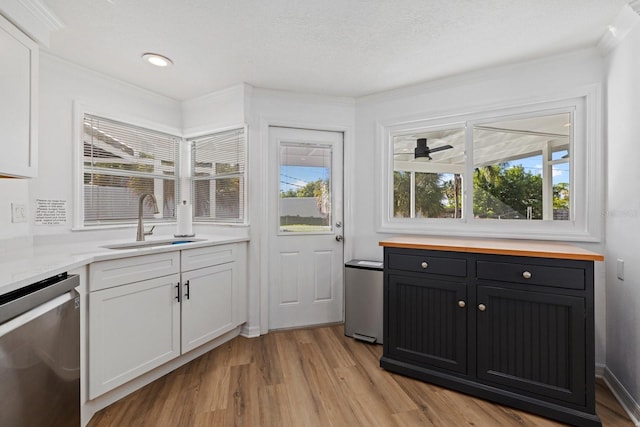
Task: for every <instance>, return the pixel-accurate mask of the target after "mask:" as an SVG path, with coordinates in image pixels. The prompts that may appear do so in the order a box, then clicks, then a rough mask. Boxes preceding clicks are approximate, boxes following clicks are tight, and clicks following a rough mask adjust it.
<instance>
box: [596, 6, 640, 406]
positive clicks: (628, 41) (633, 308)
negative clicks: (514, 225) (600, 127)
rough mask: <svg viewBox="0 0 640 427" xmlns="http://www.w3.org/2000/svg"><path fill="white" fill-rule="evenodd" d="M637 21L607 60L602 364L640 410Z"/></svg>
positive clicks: (639, 36) (639, 30)
mask: <svg viewBox="0 0 640 427" xmlns="http://www.w3.org/2000/svg"><path fill="white" fill-rule="evenodd" d="M630 13H633V12H631V11H630ZM635 19H636V23H635V26H634V27H633V29H632V30H631V32H630V33H628V34H627V36H626V37H625V38H624V40H623V41H622V43H621V44H620V45H619V46H618V47H617V48H616V49H615V50H614V51H613V52H612V53H611V54H610V55H609V57H608V58H607V91H608V94H607V98H608V99H607V114H608V119H607V121H608V123H607V129H608V131H607V133H608V134H607V140H608V142H607V143H608V152H607V169H608V189H607V210H606V236H607V242H606V254H605V256H606V264H607V268H606V271H607V275H606V277H607V360H606V364H607V369H608V370H609V372H610V373H611V374H612V375H613V377H614V379H615V381H617V382H618V383H619V384H620V385H622V386H623V387H624V389H626V391H627V392H628V393H629V396H628V397H631V398H632V399H633V400H634V401H635V407H636V408H635V409H636V411H639V410H640V408H639V407H638V402H640V327H639V326H640V251H639V250H638V249H639V245H638V242H639V241H640V192H639V191H638V183H639V182H640V168H639V167H638V162H639V159H640V54H639V52H640V22H637V21H639V20H640V18H638V17H637V16H636V17H635ZM617 259H621V260H624V280H620V279H618V278H617V274H616V260H617ZM623 397H624V396H623ZM636 415H638V413H637V414H636Z"/></svg>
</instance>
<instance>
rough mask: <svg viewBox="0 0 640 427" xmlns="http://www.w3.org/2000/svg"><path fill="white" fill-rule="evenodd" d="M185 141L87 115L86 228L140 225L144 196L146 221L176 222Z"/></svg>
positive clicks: (85, 155)
mask: <svg viewBox="0 0 640 427" xmlns="http://www.w3.org/2000/svg"><path fill="white" fill-rule="evenodd" d="M179 142H180V139H179V138H178V137H176V136H173V135H167V134H164V133H161V132H157V131H153V130H150V129H145V128H141V127H137V126H133V125H130V124H126V123H121V122H117V121H113V120H109V119H105V118H101V117H96V116H92V115H89V114H85V115H84V123H83V145H84V147H83V152H84V161H83V173H84V188H83V204H84V225H85V226H92V225H93V226H95V225H107V224H122V223H135V222H136V220H137V218H138V207H139V200H140V197H141V196H142V195H144V194H153V195H154V196H155V198H156V201H157V205H158V210H159V211H160V213H159V214H154V212H153V202H152V200H151V198H150V197H145V198H144V203H143V217H144V218H145V222H154V221H155V222H167V221H175V219H176V214H175V205H176V200H178V196H179V188H178V187H179V180H176V176H178V171H177V164H178V149H179Z"/></svg>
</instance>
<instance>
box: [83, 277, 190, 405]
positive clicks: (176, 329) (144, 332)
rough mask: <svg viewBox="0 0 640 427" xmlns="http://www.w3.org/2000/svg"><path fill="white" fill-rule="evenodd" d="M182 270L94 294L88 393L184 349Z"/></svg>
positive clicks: (91, 395)
mask: <svg viewBox="0 0 640 427" xmlns="http://www.w3.org/2000/svg"><path fill="white" fill-rule="evenodd" d="M179 280H180V275H179V274H173V275H170V276H165V277H159V278H156V279H150V280H144V281H141V282H136V283H131V284H128V285H122V286H116V287H114V288H109V289H104V290H101V291H96V292H91V293H90V294H89V398H90V399H93V398H95V397H97V396H99V395H101V394H102V393H104V392H106V391H109V390H111V389H113V388H115V387H117V386H119V385H121V384H124V383H125V382H127V381H129V380H131V379H133V378H135V377H137V376H139V375H142V374H144V373H145V372H148V371H150V370H151V369H153V368H155V367H157V366H160V365H162V364H163V363H165V362H167V361H169V360H171V359H173V358H174V357H177V356H179V355H180V323H179V322H180V304H179V302H178V300H177V298H176V297H177V292H178V288H177V286H178V282H179Z"/></svg>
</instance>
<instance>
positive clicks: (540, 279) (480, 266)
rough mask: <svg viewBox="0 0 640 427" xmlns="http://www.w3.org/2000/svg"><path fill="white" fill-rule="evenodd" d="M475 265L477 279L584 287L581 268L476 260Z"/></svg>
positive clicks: (558, 286) (562, 286)
mask: <svg viewBox="0 0 640 427" xmlns="http://www.w3.org/2000/svg"><path fill="white" fill-rule="evenodd" d="M476 266H477V272H478V279H486V280H497V281H500V282H510V283H521V284H531V285H539V286H551V287H555V288H566V289H584V287H585V271H584V269H581V268H570V267H553V266H547V265H536V264H525V263H514V262H508V263H507V262H494V261H478V262H477V264H476Z"/></svg>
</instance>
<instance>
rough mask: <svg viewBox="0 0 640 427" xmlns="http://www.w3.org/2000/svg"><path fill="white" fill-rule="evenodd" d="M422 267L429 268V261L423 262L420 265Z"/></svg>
mask: <svg viewBox="0 0 640 427" xmlns="http://www.w3.org/2000/svg"><path fill="white" fill-rule="evenodd" d="M420 266H422V268H427V267H429V264H427V261H422V264H420Z"/></svg>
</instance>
